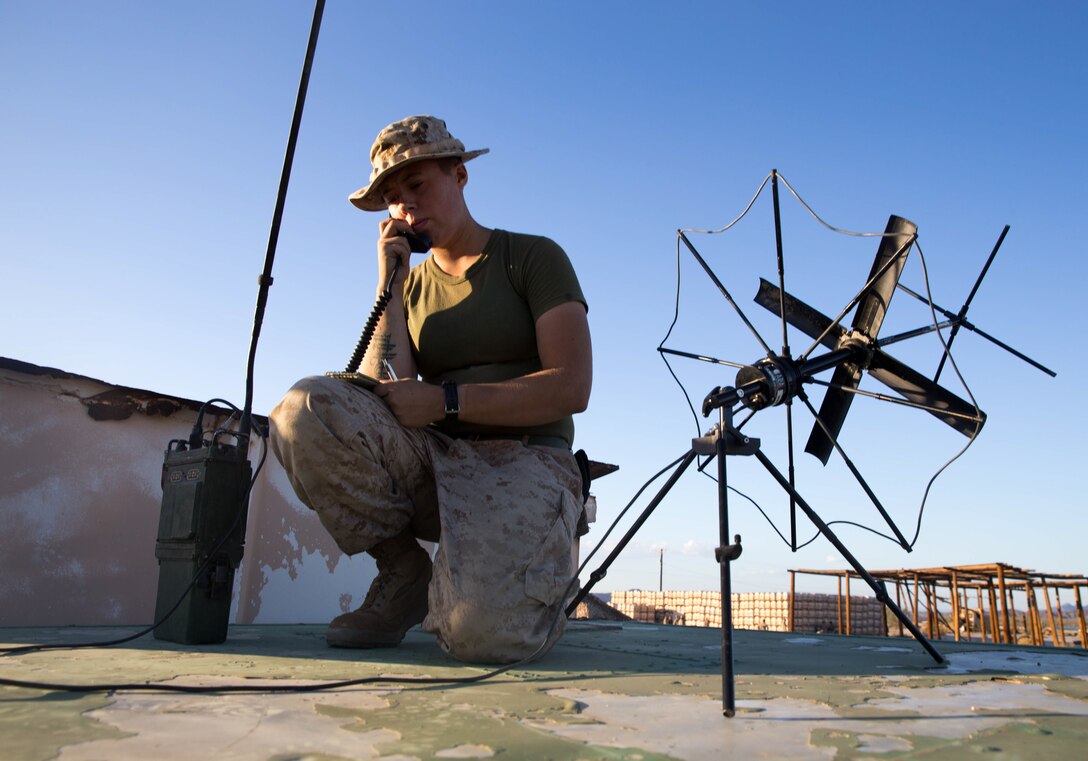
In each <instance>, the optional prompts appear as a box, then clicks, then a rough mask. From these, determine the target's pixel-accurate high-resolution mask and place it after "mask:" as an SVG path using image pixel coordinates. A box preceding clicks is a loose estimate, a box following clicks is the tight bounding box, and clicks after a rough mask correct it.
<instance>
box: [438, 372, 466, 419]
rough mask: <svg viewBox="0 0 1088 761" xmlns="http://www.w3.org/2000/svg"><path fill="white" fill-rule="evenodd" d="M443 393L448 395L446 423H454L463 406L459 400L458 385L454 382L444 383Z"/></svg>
mask: <svg viewBox="0 0 1088 761" xmlns="http://www.w3.org/2000/svg"><path fill="white" fill-rule="evenodd" d="M442 391H443V393H445V395H446V422H447V423H453V422H455V421H456V420H457V415H458V414H459V413H460V412H461V404H460V402H459V401H458V399H457V384H456V383H454V382H453V381H443V382H442Z"/></svg>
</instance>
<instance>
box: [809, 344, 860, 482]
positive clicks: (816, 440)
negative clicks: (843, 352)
mask: <svg viewBox="0 0 1088 761" xmlns="http://www.w3.org/2000/svg"><path fill="white" fill-rule="evenodd" d="M860 382H861V368H860V367H858V365H857V364H855V363H853V362H843V363H842V364H840V365H839V366H838V367H836V368H835V373H834V374H833V375H832V376H831V386H832V387H831V388H829V389H828V390H827V393H826V394H824V401H823V403H822V404H821V405H820V420H822V421H823V423H824V424H823V425H822V426H821V425H820V423H819V422H817V423H816V424H815V425H813V426H812V433H810V434H809V437H808V443H807V444H805V451H806V452H808V453H809V454H810V455H814V456H816V457H818V458H819V459H820V462H822V463H823V464H824V465H827V460H828V458H829V457H831V452H832V451H833V450H834V449H835V441H836V440H837V439H838V437H839V432H840V431H841V430H842V424H843V423H844V422H845V421H846V413H847V412H849V411H850V404H851V403H852V402H853V401H854V394H851V393H850V392H849V391H847V390H843V389H855V388H857V387H858V383H860ZM825 428H826V431H825V430H824V429H825Z"/></svg>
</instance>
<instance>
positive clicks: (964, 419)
mask: <svg viewBox="0 0 1088 761" xmlns="http://www.w3.org/2000/svg"><path fill="white" fill-rule="evenodd" d="M869 374H870V375H871V376H873V377H874V378H876V379H877V380H878V381H880V382H881V383H883V384H884V385H885V386H887V387H888V388H890V389H892V390H893V391H895V392H896V393H898V394H899V395H900V396H902V397H903V398H904V399H906V400H908V401H910V402H914V403H915V404H918V405H921V406H923V407H924V408H925V410H926V411H927V412H929V413H930V414H931V415H933V416H934V417H936V418H937V419H938V420H940V421H941V422H943V423H945V424H947V425H949V426H951V427H952V428H953V429H955V430H957V431H959V432H960V433H962V434H963V435H964V436H968V437H973V436H975V435H976V434H977V433H978V432H979V431H981V430H982V426H983V424H984V423H985V422H986V413H984V412H982V410H979V409H976V407H975V405H973V404H971V403H970V402H968V401H964V400H963V399H961V398H960V397H958V396H956V395H955V394H953V393H952V392H951V391H949V390H948V389H946V388H944V387H943V386H938V385H937V384H936V383H934V382H933V381H931V380H930V379H929V378H927V377H926V376H924V375H922V374H921V373H919V372H918V371H917V370H913V369H911V368H910V367H907V366H906V365H904V364H903V363H902V362H900V361H899V360H897V359H895V358H894V357H892V356H891V355H890V354H886V353H885V352H883V351H880V350H879V349H878V350H876V351H874V352H873V357H872V360H871V361H870V364H869Z"/></svg>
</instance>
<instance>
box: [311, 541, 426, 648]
mask: <svg viewBox="0 0 1088 761" xmlns="http://www.w3.org/2000/svg"><path fill="white" fill-rule="evenodd" d="M368 553H369V554H370V555H371V556H373V558H374V560H375V561H377V564H378V576H377V577H376V578H375V579H374V583H372V584H371V585H370V591H368V592H367V594H366V599H364V600H363V604H362V606H360V607H359V609H358V610H355V611H352V612H351V613H344V614H343V615H340V616H337V617H336V618H334V619H333V620H332V622H331V623H330V624H329V628H328V630H326V632H325V641H326V642H327V643H328V644H329V645H330V646H331V647H396V646H397V645H399V644H400V642H401V640H402V639H404V634H405V632H407V631H408V630H409V629H411V628H412V627H413V626H415V625H416V624H418V623H421V622H422V621H423V619H424V617H425V616H426V615H427V587H428V585H429V584H430V581H431V556H430V555H428V554H427V551H426V550H424V549H423V548H422V547H420V546H419V543H418V542H417V541H416V540H415V538H414V537H412V536H411V535H410V534H408V533H403V534H400V535H398V536H395V537H393V538H391V539H386V540H385V541H383V542H379V543H378V544H376V545H375V546H374V547H372V548H371V549H370V550H368Z"/></svg>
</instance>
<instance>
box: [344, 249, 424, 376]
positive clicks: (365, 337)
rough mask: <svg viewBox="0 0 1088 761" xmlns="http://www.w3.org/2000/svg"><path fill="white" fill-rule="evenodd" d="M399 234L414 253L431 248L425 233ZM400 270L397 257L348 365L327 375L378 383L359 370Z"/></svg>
mask: <svg viewBox="0 0 1088 761" xmlns="http://www.w3.org/2000/svg"><path fill="white" fill-rule="evenodd" d="M397 235H399V236H401V237H403V238H405V239H407V241H408V248H409V250H410V251H411V252H412V253H413V254H425V253H427V252H428V251H430V250H431V239H430V237H428V236H427V235H426V234H425V233H414V232H398V233H397ZM399 270H400V259H397V260H396V261H395V262H393V269H392V271H390V273H389V280H388V281H386V284H385V288H383V289H382V292H381V293H380V294H378V300H377V301H376V302H375V304H374V308H373V309H372V310H371V311H370V317H369V318H367V321H366V325H364V326H363V332H362V335H360V336H359V342H358V343H357V344H356V345H355V351H354V352H352V355H351V359H349V360H348V364H347V367H345V368H344V370H342V371H340V372H327V373H325V375H327V376H328V377H330V378H337V379H339V380H345V381H348V382H349V383H354V384H355V385H357V386H362V387H363V388H373V387H374V386H376V385H377V384H378V381H377V380H375V379H374V378H371V377H370V376H369V375H364V374H363V373H361V372H359V365H360V364H362V361H363V356H364V355H366V350H367V348H369V346H370V339H372V338H373V337H374V331H375V329H377V327H378V320H380V319H381V318H382V315H383V314H384V313H385V307H386V306H387V305H388V304H389V300H390V299H392V298H393V283H394V282H395V281H396V279H397V272H398V271H399Z"/></svg>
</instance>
